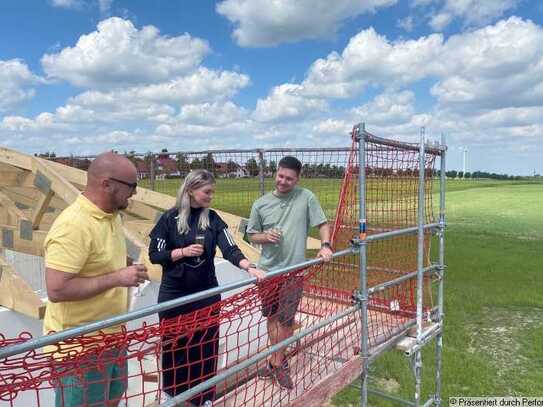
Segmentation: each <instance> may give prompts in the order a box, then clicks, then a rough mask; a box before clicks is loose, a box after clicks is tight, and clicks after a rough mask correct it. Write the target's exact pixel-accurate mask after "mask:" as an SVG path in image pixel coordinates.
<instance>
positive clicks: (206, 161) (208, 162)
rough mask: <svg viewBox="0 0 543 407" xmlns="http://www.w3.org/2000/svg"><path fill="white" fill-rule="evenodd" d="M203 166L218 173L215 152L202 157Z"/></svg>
mask: <svg viewBox="0 0 543 407" xmlns="http://www.w3.org/2000/svg"><path fill="white" fill-rule="evenodd" d="M202 168H205V169H206V170H208V171H210V172H212V173H213V174H214V175H215V174H216V173H217V169H216V168H215V160H214V159H213V154H211V153H207V155H206V156H205V157H204V158H203V159H202Z"/></svg>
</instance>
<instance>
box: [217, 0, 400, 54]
mask: <svg viewBox="0 0 543 407" xmlns="http://www.w3.org/2000/svg"><path fill="white" fill-rule="evenodd" d="M396 1H397V0H335V1H332V2H331V1H329V0H296V1H291V0H274V1H268V0H224V1H222V2H221V3H219V4H218V5H217V12H218V13H219V14H222V15H223V16H225V17H226V18H228V19H229V20H230V21H231V22H232V23H233V24H235V25H236V28H235V29H234V32H233V34H232V35H233V37H234V39H235V40H236V42H237V43H238V45H241V46H245V47H260V46H274V45H278V44H281V43H283V42H295V41H299V40H303V39H313V38H326V37H330V36H332V35H334V34H335V32H336V31H337V29H338V28H339V26H340V25H341V23H342V22H343V21H344V20H346V19H348V18H354V17H356V16H358V15H360V14H363V13H371V12H374V11H375V10H376V9H378V8H381V7H387V6H391V5H393V4H395V3H396Z"/></svg>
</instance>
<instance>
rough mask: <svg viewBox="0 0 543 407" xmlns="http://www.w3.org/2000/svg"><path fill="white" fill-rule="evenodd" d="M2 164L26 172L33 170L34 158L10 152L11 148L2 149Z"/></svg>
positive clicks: (0, 155) (0, 154)
mask: <svg viewBox="0 0 543 407" xmlns="http://www.w3.org/2000/svg"><path fill="white" fill-rule="evenodd" d="M0 162H2V163H4V164H8V165H13V166H15V167H17V168H22V169H24V170H32V156H30V155H26V154H22V153H19V152H17V151H15V150H10V149H9V148H5V147H0Z"/></svg>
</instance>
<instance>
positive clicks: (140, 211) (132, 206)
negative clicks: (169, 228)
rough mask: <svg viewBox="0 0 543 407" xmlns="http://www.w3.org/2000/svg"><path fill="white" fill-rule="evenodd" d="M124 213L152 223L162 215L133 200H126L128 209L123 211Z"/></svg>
mask: <svg viewBox="0 0 543 407" xmlns="http://www.w3.org/2000/svg"><path fill="white" fill-rule="evenodd" d="M125 212H127V213H129V214H132V215H136V216H137V217H139V218H141V219H147V220H150V221H152V222H155V221H156V220H158V217H159V216H160V215H161V214H162V212H161V211H159V210H157V209H155V208H153V207H151V206H149V205H146V204H145V203H143V202H141V201H136V200H134V199H129V200H128V207H127V208H126V209H125Z"/></svg>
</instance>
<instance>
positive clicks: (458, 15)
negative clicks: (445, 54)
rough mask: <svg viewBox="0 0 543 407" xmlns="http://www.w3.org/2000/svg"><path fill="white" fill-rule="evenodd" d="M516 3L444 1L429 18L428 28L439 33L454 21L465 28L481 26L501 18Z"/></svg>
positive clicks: (500, 0) (514, 0) (515, 0)
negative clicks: (458, 20)
mask: <svg viewBox="0 0 543 407" xmlns="http://www.w3.org/2000/svg"><path fill="white" fill-rule="evenodd" d="M518 3H519V1H518V0H445V1H443V2H442V4H441V7H440V8H439V10H438V11H437V12H435V13H434V14H433V15H432V16H431V17H430V26H431V27H432V28H433V29H434V30H438V31H440V30H442V29H444V28H445V27H446V26H448V25H449V24H450V23H451V22H452V21H453V20H455V19H460V20H461V21H462V22H463V23H464V25H466V26H481V25H484V24H488V23H490V22H492V21H494V20H496V19H497V18H500V17H502V16H503V15H504V14H505V13H506V12H507V11H509V10H512V9H514V8H515V7H516V6H517V4H518Z"/></svg>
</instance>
